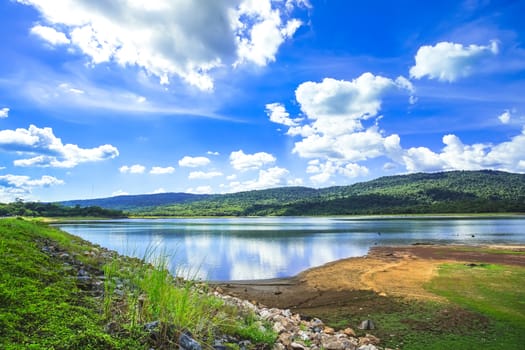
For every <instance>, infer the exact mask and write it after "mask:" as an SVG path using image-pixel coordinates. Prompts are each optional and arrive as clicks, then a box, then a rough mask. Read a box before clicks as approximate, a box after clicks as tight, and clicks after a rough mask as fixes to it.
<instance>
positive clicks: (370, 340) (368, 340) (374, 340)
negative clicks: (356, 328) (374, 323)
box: [359, 334, 381, 345]
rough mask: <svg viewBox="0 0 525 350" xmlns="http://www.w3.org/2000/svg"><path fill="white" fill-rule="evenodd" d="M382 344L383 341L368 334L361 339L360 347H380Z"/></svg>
mask: <svg viewBox="0 0 525 350" xmlns="http://www.w3.org/2000/svg"><path fill="white" fill-rule="evenodd" d="M380 342H381V340H380V339H379V338H377V337H375V336H373V335H372V334H366V336H364V337H360V338H359V345H369V344H372V345H378V344H379V343H380Z"/></svg>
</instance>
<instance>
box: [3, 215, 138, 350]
mask: <svg viewBox="0 0 525 350" xmlns="http://www.w3.org/2000/svg"><path fill="white" fill-rule="evenodd" d="M48 239H56V240H59V241H61V242H62V243H63V244H64V245H65V246H66V245H67V246H68V247H69V248H70V249H71V251H81V246H80V245H79V243H80V241H76V240H75V239H73V238H71V237H69V238H67V236H62V234H60V233H59V232H57V231H56V230H53V229H50V228H48V227H46V226H43V225H38V224H35V223H31V222H26V221H24V220H20V219H3V220H0V256H1V257H2V258H1V259H0V348H2V349H24V348H27V349H80V348H82V349H102V348H106V349H117V348H133V347H135V346H137V345H138V344H137V343H135V342H134V341H133V340H130V339H125V340H123V339H117V338H113V337H111V336H109V335H108V334H105V333H104V332H103V323H102V319H101V317H100V315H99V313H98V312H97V310H96V308H95V307H94V301H93V300H92V299H90V298H88V297H87V296H85V295H83V293H81V291H79V289H78V288H77V286H76V284H75V278H69V277H70V276H68V275H67V273H65V271H64V270H63V265H62V264H61V263H60V262H58V261H56V260H54V259H52V258H50V257H49V256H48V255H46V254H45V253H44V252H43V251H42V249H41V248H42V245H43V243H42V242H43V241H44V240H48ZM66 241H67V244H65V243H66Z"/></svg>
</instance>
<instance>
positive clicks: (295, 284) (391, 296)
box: [218, 245, 525, 320]
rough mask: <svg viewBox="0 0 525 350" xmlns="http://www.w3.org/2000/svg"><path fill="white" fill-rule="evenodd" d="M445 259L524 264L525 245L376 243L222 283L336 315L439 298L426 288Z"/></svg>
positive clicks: (228, 289) (314, 313)
mask: <svg viewBox="0 0 525 350" xmlns="http://www.w3.org/2000/svg"><path fill="white" fill-rule="evenodd" d="M445 262H462V263H465V264H473V266H475V264H487V263H490V264H509V265H518V266H525V246H515V245H510V246H475V247H474V246H461V245H450V246H437V245H412V246H399V247H373V248H371V249H370V251H369V253H368V254H367V255H366V256H364V257H357V258H348V259H343V260H339V261H335V262H332V263H328V264H326V265H323V266H320V267H316V268H312V269H310V270H307V271H304V272H302V273H300V274H299V275H297V276H295V277H292V278H285V279H273V280H259V281H239V282H230V283H222V284H219V285H218V287H219V288H220V289H221V290H222V291H223V292H224V293H226V294H230V295H233V296H237V297H240V298H243V299H247V300H250V301H254V302H258V303H261V304H264V305H267V306H269V307H278V308H286V309H291V310H293V311H294V312H298V313H300V314H302V315H305V316H311V317H320V318H323V319H334V320H336V319H338V315H344V314H366V312H367V310H368V309H370V310H381V309H385V310H386V309H392V308H398V307H402V304H403V302H406V301H407V300H408V302H409V300H414V299H416V300H427V301H428V300H433V301H440V300H441V298H440V297H439V296H436V295H434V294H432V293H430V292H428V291H427V290H425V289H424V287H423V286H424V284H425V283H427V282H428V281H430V280H431V279H432V277H433V276H435V275H436V274H437V269H438V266H439V265H440V264H442V263H445Z"/></svg>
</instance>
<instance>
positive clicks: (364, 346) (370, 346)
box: [357, 344, 377, 350]
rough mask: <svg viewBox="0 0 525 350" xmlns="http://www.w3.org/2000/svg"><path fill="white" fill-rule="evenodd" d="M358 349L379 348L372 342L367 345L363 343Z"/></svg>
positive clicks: (375, 349)
mask: <svg viewBox="0 0 525 350" xmlns="http://www.w3.org/2000/svg"><path fill="white" fill-rule="evenodd" d="M357 350H377V348H376V347H375V346H374V345H372V344H367V345H361V346H360V347H358V348H357Z"/></svg>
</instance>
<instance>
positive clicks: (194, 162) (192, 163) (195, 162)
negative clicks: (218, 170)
mask: <svg viewBox="0 0 525 350" xmlns="http://www.w3.org/2000/svg"><path fill="white" fill-rule="evenodd" d="M208 164H210V159H209V158H206V157H190V156H185V157H184V158H182V159H181V160H179V166H181V167H187V168H197V167H201V166H205V165H208Z"/></svg>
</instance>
